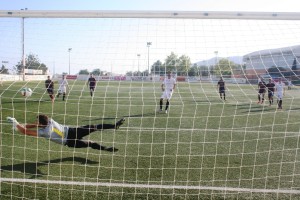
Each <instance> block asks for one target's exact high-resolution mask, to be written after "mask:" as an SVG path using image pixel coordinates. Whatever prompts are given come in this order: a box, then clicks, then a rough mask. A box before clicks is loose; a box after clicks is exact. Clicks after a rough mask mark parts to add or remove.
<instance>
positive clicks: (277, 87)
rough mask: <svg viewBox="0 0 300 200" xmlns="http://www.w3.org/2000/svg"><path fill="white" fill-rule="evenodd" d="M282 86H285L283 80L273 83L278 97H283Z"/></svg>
mask: <svg viewBox="0 0 300 200" xmlns="http://www.w3.org/2000/svg"><path fill="white" fill-rule="evenodd" d="M284 87H285V84H284V83H283V82H281V83H279V82H278V83H276V84H275V88H276V92H277V96H278V98H280V99H281V98H282V97H283V92H284Z"/></svg>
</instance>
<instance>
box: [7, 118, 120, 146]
mask: <svg viewBox="0 0 300 200" xmlns="http://www.w3.org/2000/svg"><path fill="white" fill-rule="evenodd" d="M7 121H8V122H9V123H12V124H13V128H14V129H15V130H16V131H19V132H21V133H23V134H24V135H30V136H35V137H43V138H46V139H49V140H50V141H52V142H55V143H58V144H61V145H65V146H68V147H73V148H88V147H91V148H92V149H96V150H105V151H109V152H116V151H118V149H117V148H114V147H106V146H103V145H100V144H98V143H96V142H94V141H91V140H83V137H84V136H87V135H89V134H90V133H92V132H95V131H98V130H103V129H118V128H119V127H120V126H121V125H122V124H123V123H124V122H125V119H124V118H123V119H120V120H119V121H117V123H116V124H97V125H85V126H80V127H69V126H66V125H61V124H59V123H57V122H56V121H54V120H53V119H51V118H49V117H48V116H47V115H38V116H37V121H36V123H33V124H24V125H21V124H19V123H18V121H17V120H16V119H15V118H12V117H7Z"/></svg>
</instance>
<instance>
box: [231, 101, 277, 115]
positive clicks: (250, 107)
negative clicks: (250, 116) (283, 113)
mask: <svg viewBox="0 0 300 200" xmlns="http://www.w3.org/2000/svg"><path fill="white" fill-rule="evenodd" d="M232 106H233V107H236V108H237V109H239V110H241V111H242V113H255V112H262V111H264V112H266V111H274V107H269V106H265V105H259V104H250V103H249V104H248V103H246V104H235V105H232Z"/></svg>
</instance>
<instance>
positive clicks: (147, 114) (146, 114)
mask: <svg viewBox="0 0 300 200" xmlns="http://www.w3.org/2000/svg"><path fill="white" fill-rule="evenodd" d="M149 116H155V113H154V112H153V113H144V114H143V113H142V114H138V115H124V116H122V117H119V119H121V118H124V117H127V118H130V117H132V118H134V117H149ZM108 119H114V120H115V119H116V118H115V117H102V118H94V119H85V120H82V121H96V120H108Z"/></svg>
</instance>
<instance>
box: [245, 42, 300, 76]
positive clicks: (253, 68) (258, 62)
mask: <svg viewBox="0 0 300 200" xmlns="http://www.w3.org/2000/svg"><path fill="white" fill-rule="evenodd" d="M299 61H300V45H297V46H290V47H283V48H277V49H265V50H260V51H255V52H252V53H249V54H246V55H244V56H243V62H244V64H245V65H246V70H245V78H247V79H249V80H252V81H250V82H253V81H254V82H255V80H254V79H255V77H256V78H257V79H258V78H260V77H261V76H263V75H266V74H268V69H269V68H272V67H276V68H278V69H279V68H284V69H286V72H289V73H288V74H289V75H288V76H289V77H291V78H292V79H293V80H294V81H296V80H298V79H299V78H298V76H297V75H299V74H300V65H299ZM293 65H294V68H296V70H292V68H293ZM272 76H274V74H273V75H272ZM275 76H276V75H275ZM277 76H278V77H279V76H286V75H284V74H282V73H278V74H277Z"/></svg>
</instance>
